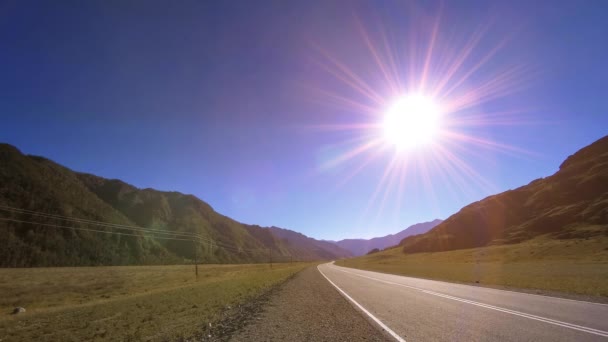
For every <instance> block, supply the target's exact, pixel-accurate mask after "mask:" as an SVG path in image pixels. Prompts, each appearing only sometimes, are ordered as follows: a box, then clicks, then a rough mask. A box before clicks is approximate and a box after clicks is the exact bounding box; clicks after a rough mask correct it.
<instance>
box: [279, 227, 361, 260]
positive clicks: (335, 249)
mask: <svg viewBox="0 0 608 342" xmlns="http://www.w3.org/2000/svg"><path fill="white" fill-rule="evenodd" d="M268 229H269V230H270V231H271V232H272V234H273V235H274V236H276V237H278V238H279V239H281V240H283V242H285V243H286V244H287V245H295V246H301V247H300V248H298V249H297V253H298V254H300V255H307V254H308V253H311V256H312V255H318V256H321V257H322V258H323V259H327V260H329V259H336V258H346V257H352V256H354V254H353V253H351V252H350V251H348V250H346V249H343V248H341V247H339V246H336V245H334V244H333V243H331V242H328V241H319V240H315V239H313V238H309V237H308V236H306V235H304V234H300V233H298V232H294V231H292V230H288V229H283V228H278V227H270V228H268Z"/></svg>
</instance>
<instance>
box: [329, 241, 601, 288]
mask: <svg viewBox="0 0 608 342" xmlns="http://www.w3.org/2000/svg"><path fill="white" fill-rule="evenodd" d="M336 264H337V265H340V266H347V267H353V268H359V269H364V270H370V271H377V272H384V273H392V274H399V275H407V276H412V277H419V278H427V279H436V280H444V281H450V282H459V283H476V282H479V284H480V285H486V286H497V287H512V288H521V289H534V290H545V291H547V290H548V291H557V292H564V293H572V294H580V295H588V296H601V297H608V237H598V238H593V239H568V240H557V239H548V238H546V237H539V238H536V239H533V240H529V241H527V242H523V243H519V244H511V245H496V246H488V247H482V248H472V249H462V250H454V251H448V252H434V253H413V254H405V253H403V251H402V249H401V248H394V249H390V250H386V251H383V252H379V253H375V254H371V255H366V256H362V257H358V258H353V259H346V260H340V261H337V262H336Z"/></svg>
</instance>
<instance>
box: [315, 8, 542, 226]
mask: <svg viewBox="0 0 608 342" xmlns="http://www.w3.org/2000/svg"><path fill="white" fill-rule="evenodd" d="M406 13H408V14H405V16H406V17H405V18H403V19H404V21H405V22H408V23H409V26H408V29H407V32H389V31H388V30H386V29H385V28H384V27H383V25H382V24H381V23H383V21H381V20H379V21H378V22H376V23H373V24H374V25H373V26H374V27H379V29H377V30H376V31H374V34H372V33H370V32H368V30H366V28H365V26H364V25H363V24H362V23H361V21H359V20H358V18H357V17H355V25H356V27H357V29H358V32H359V33H360V35H361V43H362V45H361V46H363V47H364V50H363V51H360V53H358V54H357V56H358V58H364V57H365V56H366V58H368V59H369V61H370V63H369V64H368V65H369V66H370V68H361V66H360V64H359V65H358V66H357V67H355V66H352V67H351V66H349V65H348V64H347V63H346V62H345V61H342V60H341V59H340V58H337V57H336V56H333V55H332V54H331V53H330V52H329V51H328V50H326V49H324V48H323V47H321V46H320V45H319V44H315V43H314V42H313V46H314V47H315V48H316V49H317V51H318V52H319V53H320V55H321V59H320V60H318V65H319V66H320V68H321V69H322V70H324V71H326V72H327V73H328V74H330V75H332V76H333V77H335V79H336V80H337V81H339V84H341V85H343V86H344V90H343V91H338V92H336V91H335V90H334V91H332V90H329V89H323V88H320V87H312V88H311V90H312V91H314V93H315V94H316V95H318V96H320V97H321V98H322V99H323V100H322V101H321V100H320V101H319V102H320V103H324V104H328V105H331V106H332V107H336V106H337V107H339V108H340V109H342V110H348V113H352V120H351V121H350V122H347V123H345V122H341V123H324V124H322V125H320V126H318V127H319V128H323V129H330V130H339V131H342V132H343V133H344V132H348V133H350V134H351V135H352V136H351V137H350V138H348V139H346V140H344V141H342V143H341V144H343V143H349V144H351V145H350V148H349V149H346V150H345V152H344V153H342V154H340V155H337V156H335V157H334V158H333V159H331V160H328V161H326V162H325V163H323V164H322V165H320V167H319V170H320V171H325V170H327V169H331V168H335V167H337V166H338V164H346V163H349V167H348V168H343V169H347V170H351V171H350V173H349V174H346V175H344V177H343V178H342V182H341V183H340V185H343V184H344V183H346V182H347V181H349V180H351V179H352V178H353V177H355V176H356V175H357V173H359V172H361V171H362V170H363V169H364V168H366V167H368V166H369V165H370V164H372V163H373V162H377V161H378V160H383V161H386V162H387V164H386V167H385V168H384V171H383V172H382V175H381V177H380V178H379V180H378V184H377V186H376V188H375V190H374V192H373V193H372V194H370V197H369V201H368V206H367V209H366V210H364V211H362V215H365V214H366V213H367V211H368V210H369V209H370V207H371V206H372V205H373V206H379V210H378V212H377V215H378V217H379V216H380V215H381V213H382V210H383V206H384V203H385V202H386V201H388V198H389V197H390V196H395V197H396V203H395V205H396V208H398V210H399V208H400V207H401V200H402V197H407V195H408V192H407V190H408V189H407V188H408V186H410V185H412V184H421V185H422V186H423V187H424V188H425V192H424V193H425V195H426V196H430V197H431V198H432V197H433V196H435V194H434V191H433V190H434V188H435V187H436V185H435V184H433V183H434V181H441V183H442V185H445V184H447V186H448V188H446V189H443V190H445V191H447V193H448V194H451V195H452V196H453V198H462V197H463V195H464V196H466V197H470V196H471V195H473V194H474V192H475V191H474V190H473V189H475V190H482V191H483V192H485V193H490V192H495V191H497V189H496V188H495V187H494V186H493V185H492V184H491V183H490V182H488V181H487V180H486V179H484V177H483V175H481V174H480V173H479V172H478V171H477V170H476V169H475V168H474V167H473V166H472V165H471V164H470V163H469V161H470V160H471V158H477V159H479V158H484V157H485V154H483V153H481V151H483V150H486V151H489V152H492V153H494V152H500V153H509V152H517V154H518V155H533V153H530V152H529V151H525V150H521V149H518V148H516V147H513V146H509V145H507V144H504V143H501V142H499V141H495V140H494V139H493V138H492V135H491V134H487V135H486V134H484V132H486V131H491V129H490V128H491V127H492V126H498V125H500V126H504V125H521V124H527V123H529V122H530V121H529V119H528V118H527V117H525V116H524V115H525V114H526V112H525V111H524V110H520V109H517V108H506V107H504V106H488V104H492V103H493V101H497V100H502V99H504V98H505V97H507V96H509V95H512V94H513V93H514V92H515V91H520V90H522V89H523V88H524V85H523V82H522V81H523V80H524V79H529V77H530V75H532V74H533V71H534V70H532V69H531V68H528V67H527V66H526V65H522V64H521V63H520V61H511V62H512V63H511V64H508V63H504V62H505V61H508V59H507V60H505V59H504V55H501V51H503V49H504V48H505V46H507V44H508V42H509V41H510V38H511V37H508V36H507V37H504V38H503V39H498V40H496V39H493V40H492V41H486V40H484V36H485V34H486V33H487V32H488V31H489V30H490V28H491V25H489V24H486V25H482V26H479V27H478V28H477V29H476V30H474V31H471V32H455V31H454V30H453V29H452V28H450V29H447V27H450V26H449V24H445V23H444V21H447V20H448V19H446V17H445V16H442V15H441V14H442V13H441V9H439V11H438V13H436V15H432V14H429V13H419V12H417V9H416V8H413V9H412V10H408V11H406ZM442 28H443V30H442ZM391 33H392V34H391ZM357 46H359V45H357ZM482 46H483V48H481V47H482ZM365 49H367V51H365ZM497 59H500V60H501V62H500V63H497V62H496V60H497ZM358 61H359V62H360V60H358ZM353 94H354V96H353ZM488 108H500V110H499V111H492V110H489V109H488ZM342 112H343V111H342ZM341 136H345V134H341ZM422 152H423V153H422ZM416 200H418V199H416Z"/></svg>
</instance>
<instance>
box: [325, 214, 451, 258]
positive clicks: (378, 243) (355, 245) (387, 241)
mask: <svg viewBox="0 0 608 342" xmlns="http://www.w3.org/2000/svg"><path fill="white" fill-rule="evenodd" d="M441 222H442V221H441V220H439V219H436V220H433V221H430V222H423V223H418V224H415V225H412V226H410V227H408V228H405V229H404V230H402V231H400V232H399V233H396V234H390V235H386V236H382V237H375V238H373V239H368V240H366V239H345V240H340V241H332V242H333V243H334V244H336V245H337V246H339V247H341V248H344V249H346V250H348V251H350V252H351V253H352V254H353V255H355V256H360V255H365V254H367V253H368V252H369V251H371V250H372V249H376V248H377V249H380V250H382V249H384V248H387V247H392V246H396V245H398V244H399V242H401V240H403V239H404V238H406V237H408V236H412V235H417V234H423V233H426V232H428V231H429V230H431V229H432V228H433V227H435V226H436V225H438V224H439V223H441Z"/></svg>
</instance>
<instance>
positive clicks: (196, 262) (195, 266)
mask: <svg viewBox="0 0 608 342" xmlns="http://www.w3.org/2000/svg"><path fill="white" fill-rule="evenodd" d="M192 246H193V247H194V274H196V279H197V280H198V260H197V258H196V242H195V240H194V239H193V240H192Z"/></svg>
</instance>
